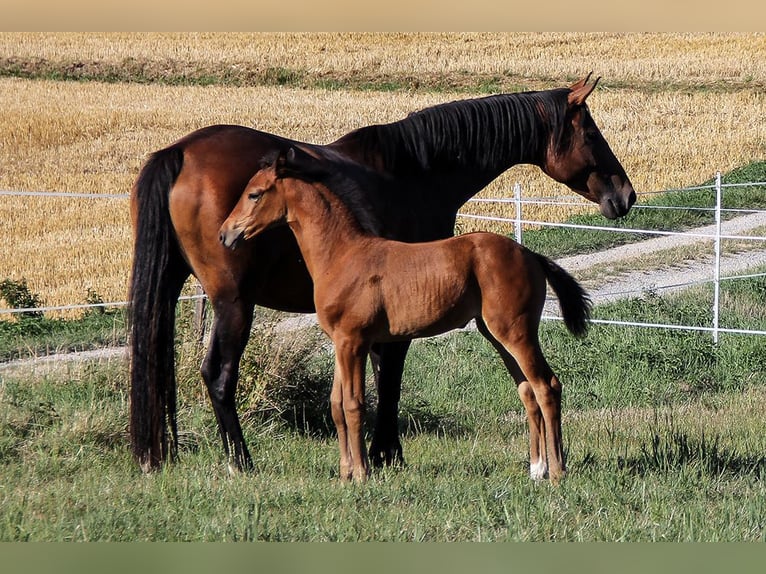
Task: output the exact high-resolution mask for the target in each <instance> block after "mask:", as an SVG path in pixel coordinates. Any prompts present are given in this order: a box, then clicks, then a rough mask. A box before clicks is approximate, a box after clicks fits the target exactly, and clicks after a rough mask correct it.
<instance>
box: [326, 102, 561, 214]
mask: <svg viewBox="0 0 766 574" xmlns="http://www.w3.org/2000/svg"><path fill="white" fill-rule="evenodd" d="M507 98H509V99H511V98H513V101H510V102H506V101H505V100H496V102H498V105H496V106H491V105H487V106H483V107H482V109H483V110H484V115H483V119H482V121H481V122H476V123H475V125H471V126H470V127H468V126H467V124H470V120H465V121H466V122H467V123H466V124H463V125H462V127H460V126H461V124H460V122H448V121H445V122H444V124H445V125H451V126H452V127H445V128H444V129H441V130H439V129H433V127H432V129H423V130H421V131H420V132H417V134H416V133H415V132H414V130H412V131H408V130H410V128H409V127H408V124H407V122H412V121H413V120H412V119H410V118H406V119H404V120H401V121H399V122H393V123H391V124H384V125H374V126H367V127H364V128H361V129H358V130H356V131H353V132H351V133H349V134H346V135H345V136H343V137H342V138H340V139H338V140H337V141H335V142H333V143H331V144H329V145H328V146H326V147H328V148H330V149H333V150H335V151H337V152H339V153H341V154H343V155H346V156H348V157H350V158H351V159H353V160H355V161H357V162H360V163H363V164H365V165H369V166H371V167H372V168H374V169H376V170H379V171H385V172H388V173H390V174H391V175H393V176H394V177H395V178H396V179H400V180H411V181H415V182H416V183H417V185H418V188H420V189H427V190H435V191H436V192H437V193H438V195H439V197H440V198H445V197H446V196H448V198H449V199H448V201H449V202H450V203H451V204H452V203H454V204H456V205H458V206H459V205H461V204H462V203H463V202H465V201H467V200H468V199H470V197H472V196H473V195H475V194H476V193H478V192H479V191H481V190H482V189H483V188H484V187H485V186H486V185H487V184H488V183H490V182H491V181H492V180H494V179H495V178H497V177H498V176H499V175H500V174H502V173H503V172H504V171H506V170H508V169H509V168H510V167H512V166H514V165H518V164H533V165H540V163H541V161H542V158H541V154H542V153H543V150H544V147H545V145H544V144H545V143H546V142H547V140H548V138H549V137H550V134H549V128H548V127H547V126H546V125H545V122H544V121H543V119H542V117H541V116H540V115H539V114H537V113H534V114H533V113H526V114H524V113H521V112H517V115H516V116H515V117H514V118H513V119H508V116H509V113H508V110H509V108H516V109H518V108H520V107H522V106H521V104H524V105H526V106H527V107H529V106H528V104H529V102H530V101H531V100H530V99H529V96H527V95H525V94H512V95H508V96H507ZM504 102H505V103H504ZM506 104H507V105H506ZM425 111H426V112H427V111H428V110H425ZM455 115H457V112H455ZM427 118H428V116H427V115H425V116H424V120H423V123H428V122H429V121H431V120H428V119H427ZM433 121H434V122H435V123H434V125H437V124H436V121H437V120H433ZM439 121H443V119H442V120H439ZM499 125H501V126H502V127H499V128H497V129H496V127H497V126H499ZM445 134H447V135H448V136H449V137H447V136H446V135H445ZM477 134H479V135H477ZM481 134H484V135H481ZM482 138H483V139H482Z"/></svg>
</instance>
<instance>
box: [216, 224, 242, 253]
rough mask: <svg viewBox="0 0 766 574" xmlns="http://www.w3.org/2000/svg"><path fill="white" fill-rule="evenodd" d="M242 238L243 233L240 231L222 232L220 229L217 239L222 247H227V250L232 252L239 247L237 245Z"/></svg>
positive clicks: (228, 230)
mask: <svg viewBox="0 0 766 574" xmlns="http://www.w3.org/2000/svg"><path fill="white" fill-rule="evenodd" d="M244 236H245V233H244V231H240V230H238V229H226V230H224V229H223V228H222V229H221V232H220V234H219V235H218V239H220V241H221V243H222V244H223V246H224V247H228V248H229V249H231V250H234V249H236V248H237V247H239V244H240V242H241V241H242V239H243V237H244Z"/></svg>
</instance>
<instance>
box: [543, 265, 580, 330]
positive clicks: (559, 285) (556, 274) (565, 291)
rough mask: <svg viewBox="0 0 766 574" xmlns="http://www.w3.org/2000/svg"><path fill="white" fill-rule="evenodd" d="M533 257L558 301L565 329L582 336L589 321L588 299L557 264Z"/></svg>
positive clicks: (573, 280) (574, 281) (578, 285)
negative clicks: (538, 263)
mask: <svg viewBox="0 0 766 574" xmlns="http://www.w3.org/2000/svg"><path fill="white" fill-rule="evenodd" d="M535 255H536V256H537V260H538V261H539V262H540V265H541V266H542V268H543V270H544V271H545V277H546V278H547V279H548V283H549V284H550V286H551V288H552V289H553V291H554V293H556V296H557V297H558V299H559V307H560V308H561V314H562V315H563V316H564V324H565V325H566V327H567V329H569V331H570V332H571V333H572V334H574V335H577V336H582V335H584V334H585V333H586V332H587V330H588V321H589V320H590V309H591V302H590V297H588V294H587V293H586V292H585V289H583V288H582V286H581V285H580V284H579V283H578V282H577V280H576V279H575V278H574V277H572V276H571V275H570V274H569V273H567V272H566V271H565V270H564V269H562V268H561V267H560V266H559V265H558V264H556V263H554V262H553V261H551V260H550V259H548V258H547V257H545V256H543V255H540V254H538V253H535Z"/></svg>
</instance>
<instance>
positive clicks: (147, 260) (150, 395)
mask: <svg viewBox="0 0 766 574" xmlns="http://www.w3.org/2000/svg"><path fill="white" fill-rule="evenodd" d="M182 167H183V150H182V149H181V148H180V147H169V148H166V149H163V150H160V151H158V152H155V153H154V154H153V155H152V156H151V157H150V158H149V159H148V160H147V162H146V163H145V164H144V167H143V168H142V170H141V173H140V174H139V176H138V179H137V180H136V183H135V185H134V186H133V193H132V195H131V215H132V218H133V234H134V248H133V269H132V273H131V278H130V296H129V301H130V304H129V321H130V351H131V353H130V380H131V388H130V441H131V448H132V451H133V455H134V457H135V458H136V461H137V462H138V463H139V464H140V465H141V468H142V469H143V470H144V471H149V470H153V469H156V468H158V467H159V466H160V465H161V464H162V463H163V462H164V461H165V460H167V459H168V458H171V459H172V458H174V457H175V455H176V447H177V442H178V441H177V436H178V434H177V429H176V379H175V348H174V334H175V309H176V303H177V302H178V297H179V295H180V291H181V287H182V286H183V282H184V281H185V280H186V278H187V277H188V276H189V269H188V266H187V265H186V263H185V262H184V260H183V258H182V255H181V252H180V249H179V246H178V243H177V240H176V237H175V234H174V232H173V229H172V224H171V221H170V212H169V196H170V189H171V186H172V185H173V184H174V183H175V181H176V178H177V177H178V174H179V173H180V171H181V168H182ZM168 426H169V427H170V437H168Z"/></svg>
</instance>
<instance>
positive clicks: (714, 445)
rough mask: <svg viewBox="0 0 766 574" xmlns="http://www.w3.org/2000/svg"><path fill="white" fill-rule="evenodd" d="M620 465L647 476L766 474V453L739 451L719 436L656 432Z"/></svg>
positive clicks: (761, 477) (752, 475) (639, 474)
mask: <svg viewBox="0 0 766 574" xmlns="http://www.w3.org/2000/svg"><path fill="white" fill-rule="evenodd" d="M618 466H619V467H620V468H622V469H627V470H628V471H629V472H630V473H632V474H636V475H638V476H645V475H647V474H650V473H654V472H660V473H669V472H693V473H696V474H698V475H700V476H702V475H709V476H720V475H724V474H728V475H734V476H750V477H753V478H757V479H759V480H761V479H763V478H764V477H766V457H764V456H755V455H749V454H744V453H740V452H737V451H736V450H734V449H731V448H728V447H725V446H722V445H721V441H720V437H718V436H713V437H709V436H705V435H704V434H703V435H701V436H690V435H689V434H687V433H685V432H680V431H670V432H667V433H658V432H654V433H652V435H651V437H650V441H649V443H648V444H644V445H642V447H641V452H640V453H638V454H637V455H635V456H628V457H621V458H619V459H618Z"/></svg>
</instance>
